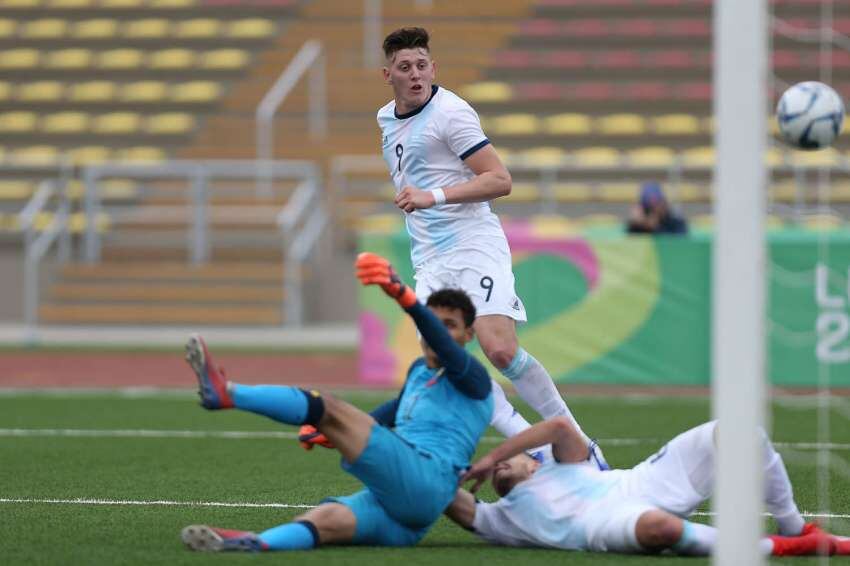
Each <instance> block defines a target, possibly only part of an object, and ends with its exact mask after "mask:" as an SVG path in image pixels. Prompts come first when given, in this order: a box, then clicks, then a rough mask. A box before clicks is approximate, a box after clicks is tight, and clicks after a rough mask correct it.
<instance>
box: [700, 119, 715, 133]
mask: <svg viewBox="0 0 850 566" xmlns="http://www.w3.org/2000/svg"><path fill="white" fill-rule="evenodd" d="M702 129H703V131H704V132H705V133H708V134H713V133H714V116H707V117H705V118H703V119H702Z"/></svg>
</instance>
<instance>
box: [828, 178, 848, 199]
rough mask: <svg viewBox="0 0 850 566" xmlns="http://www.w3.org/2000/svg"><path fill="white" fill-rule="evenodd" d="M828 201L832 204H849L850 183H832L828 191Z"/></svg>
mask: <svg viewBox="0 0 850 566" xmlns="http://www.w3.org/2000/svg"><path fill="white" fill-rule="evenodd" d="M829 199H830V201H832V202H840V203H847V202H850V182H846V181H845V182H838V183H832V186H831V187H830V190H829Z"/></svg>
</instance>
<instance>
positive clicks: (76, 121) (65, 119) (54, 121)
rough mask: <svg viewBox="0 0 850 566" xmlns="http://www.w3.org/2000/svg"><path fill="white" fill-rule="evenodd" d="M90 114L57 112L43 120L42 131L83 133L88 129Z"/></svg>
mask: <svg viewBox="0 0 850 566" xmlns="http://www.w3.org/2000/svg"><path fill="white" fill-rule="evenodd" d="M88 125H89V116H88V114H85V113H84V112H57V113H55V114H48V115H47V116H45V117H44V118H43V119H42V121H41V131H42V132H44V133H46V134H81V133H83V132H85V131H86V130H87V129H88Z"/></svg>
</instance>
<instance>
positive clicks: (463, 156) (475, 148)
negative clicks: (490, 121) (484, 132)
mask: <svg viewBox="0 0 850 566" xmlns="http://www.w3.org/2000/svg"><path fill="white" fill-rule="evenodd" d="M489 143H490V140H488V139H487V138H484V141H480V142H478V143H477V144H475V145H474V146H472V147H470V148H469V149H467V150H466V151H464V152H463V153H461V154H460V155H458V157H460V160H461V161H463V160H464V159H466V158H467V157H469V156H470V155H472V154H473V153H475V152H476V151H478V150H479V149H481V148H482V147H484V146H486V145H488V144H489Z"/></svg>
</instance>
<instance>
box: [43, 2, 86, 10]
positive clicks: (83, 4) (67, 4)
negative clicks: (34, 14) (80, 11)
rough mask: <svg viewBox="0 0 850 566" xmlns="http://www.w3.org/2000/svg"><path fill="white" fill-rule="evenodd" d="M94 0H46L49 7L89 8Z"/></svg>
mask: <svg viewBox="0 0 850 566" xmlns="http://www.w3.org/2000/svg"><path fill="white" fill-rule="evenodd" d="M93 5H94V0H47V6H48V7H50V8H64V9H68V8H91V7H92V6H93Z"/></svg>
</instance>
